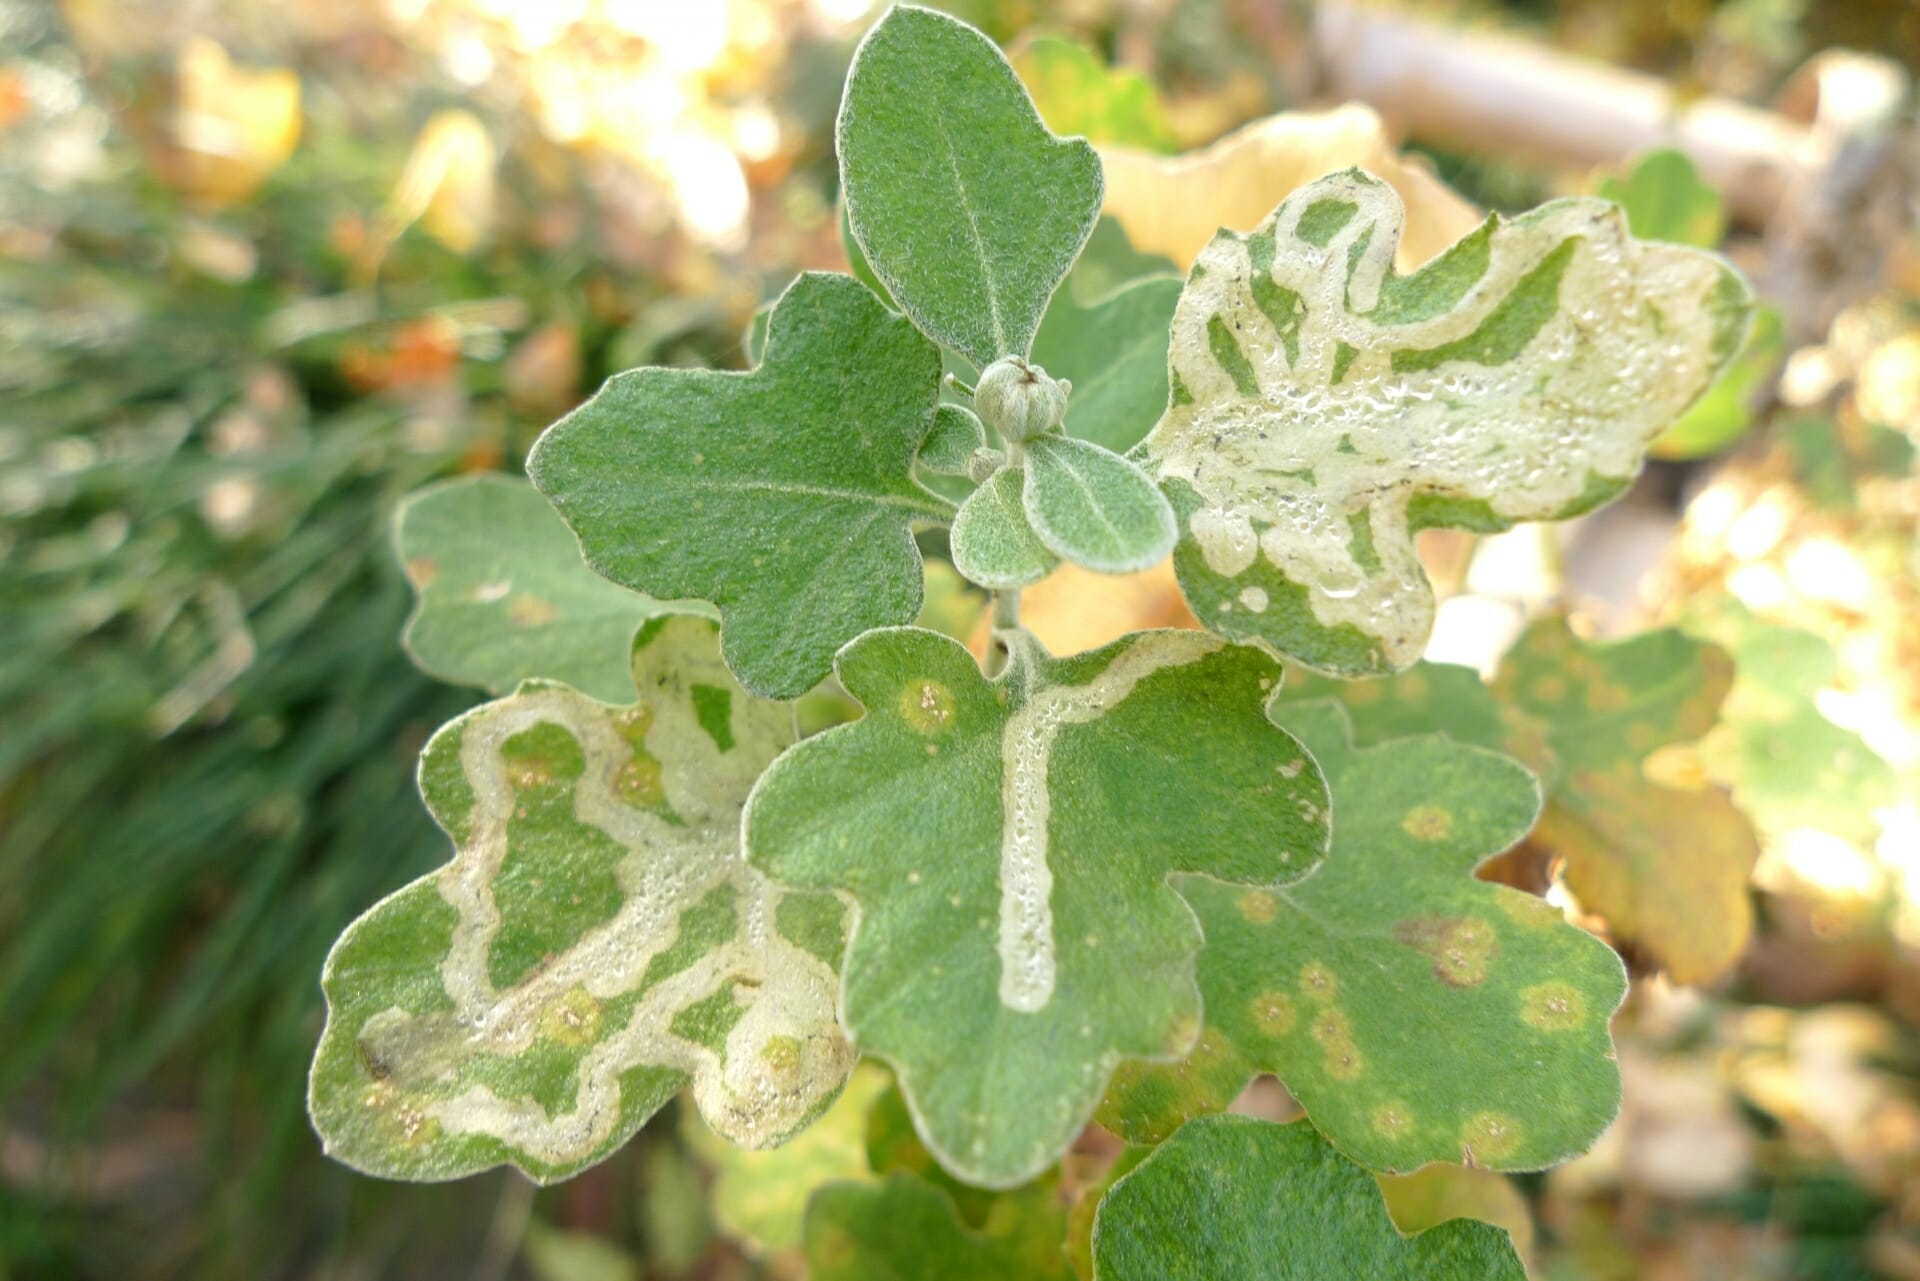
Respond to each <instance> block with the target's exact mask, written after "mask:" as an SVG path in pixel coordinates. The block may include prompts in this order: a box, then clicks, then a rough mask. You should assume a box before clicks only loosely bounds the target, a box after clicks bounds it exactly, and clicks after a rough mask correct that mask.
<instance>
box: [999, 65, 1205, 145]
mask: <svg viewBox="0 0 1920 1281" xmlns="http://www.w3.org/2000/svg"><path fill="white" fill-rule="evenodd" d="M1011 61H1012V63H1013V68H1014V70H1015V71H1017V72H1018V73H1019V74H1020V79H1021V81H1022V82H1023V83H1024V84H1025V85H1026V86H1027V90H1028V92H1030V93H1031V94H1032V95H1033V102H1034V106H1035V108H1036V109H1037V110H1038V111H1039V112H1040V115H1041V117H1042V118H1043V119H1044V120H1045V121H1046V122H1047V126H1048V127H1049V128H1051V129H1053V130H1054V131H1055V132H1057V133H1063V134H1079V135H1082V136H1084V137H1086V138H1087V139H1088V140H1090V141H1092V142H1111V143H1118V144H1119V145H1121V146H1126V147H1138V148H1139V149H1140V150H1142V151H1154V152H1160V153H1162V154H1165V153H1169V152H1174V151H1178V150H1179V149H1180V139H1179V138H1178V137H1177V136H1176V135H1175V134H1174V132H1173V125H1172V123H1171V122H1169V121H1168V119H1167V108H1166V104H1164V103H1163V102H1161V101H1160V91H1159V90H1158V89H1156V88H1155V87H1154V84H1153V81H1151V80H1149V79H1147V78H1146V77H1145V76H1143V75H1141V74H1140V73H1139V72H1138V71H1134V70H1132V69H1130V68H1127V67H1110V66H1108V65H1107V64H1106V63H1105V62H1103V61H1101V59H1100V55H1099V54H1097V53H1095V52H1094V51H1093V50H1091V49H1089V48H1087V47H1086V46H1085V45H1083V44H1080V43H1079V42H1078V41H1074V40H1068V39H1066V38H1064V37H1062V36H1050V35H1043V36H1036V37H1035V38H1033V39H1031V40H1029V41H1027V42H1025V43H1024V44H1023V45H1021V47H1020V48H1019V49H1017V50H1015V52H1014V54H1013V57H1012V59H1011Z"/></svg>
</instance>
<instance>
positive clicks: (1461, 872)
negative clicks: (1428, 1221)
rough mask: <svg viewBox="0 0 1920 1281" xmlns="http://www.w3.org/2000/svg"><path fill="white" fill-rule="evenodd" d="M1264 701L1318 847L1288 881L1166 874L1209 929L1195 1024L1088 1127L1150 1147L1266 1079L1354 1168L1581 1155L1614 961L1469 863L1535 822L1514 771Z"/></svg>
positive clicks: (1596, 1126)
mask: <svg viewBox="0 0 1920 1281" xmlns="http://www.w3.org/2000/svg"><path fill="white" fill-rule="evenodd" d="M1275 713H1276V716H1277V718H1278V720H1279V722H1280V724H1281V725H1283V726H1284V727H1285V728H1287V729H1288V730H1290V731H1291V732H1292V733H1294V734H1295V735H1296V736H1297V737H1299V739H1300V740H1301V741H1302V742H1303V743H1304V744H1305V745H1306V747H1307V749H1308V750H1309V751H1311V752H1312V753H1313V757H1314V759H1315V760H1316V761H1318V762H1319V763H1320V768H1321V769H1322V770H1324V771H1325V773H1326V778H1327V784H1328V787H1329V788H1330V789H1331V792H1332V796H1333V808H1334V813H1335V814H1336V815H1337V816H1338V820H1339V821H1338V822H1337V823H1336V824H1335V826H1334V838H1333V849H1332V851H1331V852H1330V853H1329V854H1328V856H1327V861H1326V862H1325V863H1324V864H1322V865H1321V867H1320V869H1319V870H1318V871H1317V872H1315V873H1314V874H1313V875H1312V876H1311V877H1308V878H1307V879H1306V880H1304V881H1302V882H1300V883H1299V884H1297V885H1291V886H1284V887H1278V888H1271V889H1269V888H1245V887H1241V886H1233V885H1222V884H1219V883H1218V882H1214V881H1206V880H1201V879H1199V878H1181V879H1180V880H1178V881H1176V882H1175V884H1176V888H1178V889H1179V890H1180V892H1181V894H1182V895H1183V896H1185V898H1186V899H1187V901H1188V902H1189V903H1191V904H1192V905H1193V909H1194V911H1195V912H1196V913H1198V914H1199V917H1200V924H1201V928H1202V929H1203V930H1204V931H1205V933H1206V936H1207V945H1206V947H1205V949H1204V950H1202V952H1201V954H1200V990H1201V993H1202V996H1203V998H1204V1001H1205V1008H1206V1019H1207V1027H1206V1031H1205V1032H1204V1033H1203V1034H1202V1035H1201V1038H1200V1044H1199V1047H1198V1048H1197V1049H1196V1050H1195V1051H1194V1053H1193V1054H1192V1055H1191V1056H1190V1057H1189V1058H1188V1059H1187V1060H1186V1061H1185V1062H1183V1063H1180V1064H1177V1065H1173V1066H1170V1067H1161V1066H1154V1065H1148V1064H1131V1063H1130V1064H1127V1065H1125V1066H1124V1067H1122V1068H1121V1070H1120V1072H1119V1073H1118V1074H1117V1075H1116V1077H1115V1079H1114V1084H1113V1088H1112V1090H1111V1091H1110V1092H1109V1094H1108V1099H1107V1103H1106V1105H1105V1107H1104V1108H1103V1109H1102V1111H1101V1114H1100V1120H1101V1122H1102V1123H1103V1124H1105V1125H1106V1126H1107V1127H1108V1128H1109V1129H1112V1130H1114V1131H1116V1132H1117V1133H1119V1134H1120V1135H1121V1136H1122V1137H1123V1138H1126V1139H1129V1140H1131V1141H1134V1142H1157V1141H1159V1140H1161V1139H1164V1138H1165V1137H1166V1136H1167V1135H1169V1134H1171V1133H1172V1132H1173V1130H1174V1129H1175V1128H1176V1127H1177V1126H1178V1125H1179V1124H1180V1123H1181V1122H1182V1121H1183V1120H1186V1119H1187V1118H1188V1117H1191V1116H1195V1115H1198V1114H1200V1113H1202V1112H1213V1111H1220V1110H1223V1109H1225V1107H1226V1106H1227V1105H1228V1104H1229V1103H1231V1102H1232V1101H1233V1099H1234V1097H1235V1096H1236V1095H1238V1094H1239V1093H1240V1091H1241V1089H1242V1088H1244V1087H1245V1085H1246V1083H1247V1081H1248V1080H1249V1079H1250V1078H1252V1077H1253V1076H1254V1075H1255V1074H1256V1073H1261V1072H1270V1073H1273V1074H1274V1075H1277V1076H1278V1077H1279V1078H1280V1079H1281V1081H1282V1082H1284V1083H1285V1084H1286V1086H1287V1088H1288V1090H1289V1091H1291V1092H1292V1094H1293V1095H1294V1097H1295V1098H1297V1099H1298V1100H1299V1101H1300V1104H1301V1106H1302V1107H1304V1108H1305V1109H1306V1112H1307V1116H1308V1117H1309V1118H1310V1119H1311V1120H1312V1121H1313V1123H1314V1125H1315V1126H1316V1127H1317V1128H1318V1129H1319V1130H1320V1132H1321V1133H1323V1134H1325V1135H1326V1136H1327V1137H1328V1138H1329V1139H1330V1140H1332V1142H1333V1143H1334V1145H1335V1146H1336V1147H1338V1148H1339V1149H1340V1151H1341V1152H1342V1153H1343V1154H1345V1155H1346V1156H1347V1157H1348V1158H1350V1159H1351V1160H1354V1161H1358V1162H1359V1163H1360V1164H1362V1165H1365V1166H1367V1167H1369V1168H1370V1169H1374V1170H1381V1171H1405V1170H1414V1169H1418V1168H1419V1167H1420V1166H1422V1165H1425V1164H1427V1163H1428V1162H1431V1161H1465V1162H1471V1163H1473V1164H1475V1165H1480V1166H1486V1167H1491V1168H1495V1169H1503V1170H1532V1169H1541V1168H1544V1167H1546V1166H1549V1165H1553V1164H1556V1163H1558V1162H1560V1161H1564V1160H1566V1159H1567V1158H1568V1157H1570V1156H1573V1155H1575V1154H1577V1153H1579V1152H1583V1151H1585V1150H1586V1149H1587V1148H1588V1147H1590V1146H1591V1145H1592V1143H1593V1141H1594V1140H1595V1139H1597V1138H1598V1137H1599V1136H1600V1133H1601V1132H1602V1131H1603V1130H1605V1129H1606V1127H1607V1125H1608V1124H1609V1123H1610V1122H1611V1121H1612V1120H1613V1116H1614V1113H1615V1112H1616V1111H1617V1110H1618V1108H1619V1104H1620V1073H1619V1068H1618V1065H1617V1064H1616V1063H1615V1061H1614V1057H1613V1042H1612V1038H1611V1035H1610V1033H1609V1030H1608V1022H1609V1020H1610V1018H1611V1017H1612V1015H1613V1012H1614V1010H1615V1008H1616V1007H1618V1005H1619V1004H1620V1001H1621V999H1622V997H1624V996H1625V995H1626V975H1625V972H1624V971H1623V969H1622V967H1621V965H1620V961H1619V958H1618V957H1616V956H1615V955H1614V954H1613V952H1612V950H1611V949H1609V948H1608V947H1607V945H1606V944H1604V943H1602V942H1601V941H1600V940H1598V939H1596V938H1594V937H1593V936H1592V935H1590V934H1588V933H1586V932H1585V931H1584V930H1581V929H1578V928H1576V927H1574V926H1572V925H1569V924H1567V923H1566V922H1565V921H1564V920H1562V919H1561V916H1560V913H1559V912H1558V911H1557V910H1555V909H1554V908H1553V907H1551V906H1549V905H1548V904H1546V903H1545V902H1543V901H1541V900H1540V899H1538V898H1535V897H1533V896H1532V895H1530V894H1523V893H1521V892H1520V891H1518V890H1514V889H1509V888H1508V887H1506V886H1503V885H1492V884H1488V883H1486V882H1484V881H1479V880H1476V879H1474V876H1473V869H1474V867H1475V866H1476V865H1477V864H1478V863H1480V862H1482V861H1483V860H1485V859H1487V858H1489V857H1491V856H1492V855H1495V854H1498V853H1500V852H1501V851H1503V850H1505V849H1507V848H1508V847H1509V846H1511V845H1513V844H1514V843H1515V842H1516V841H1518V840H1519V839H1520V838H1521V837H1522V836H1524V835H1525V834H1526V832H1527V830H1528V828H1530V827H1531V826H1532V825H1533V821H1534V817H1535V815H1536V814H1538V813H1539V809H1540V789H1539V786H1538V784H1537V783H1535V781H1534V779H1533V776H1532V775H1530V774H1529V773H1527V771H1526V770H1524V769H1522V768H1521V767H1520V766H1519V765H1517V764H1515V763H1514V762H1513V761H1511V760H1509V759H1507V758H1506V757H1504V756H1499V755H1495V754H1494V753H1492V752H1488V751H1483V750H1481V749H1479V748H1475V747H1469V746H1465V745H1463V744H1459V743H1454V742H1449V741H1448V740H1446V739H1444V738H1441V737H1439V736H1438V735H1433V734H1426V735H1422V736H1420V737H1416V738H1400V739H1395V740H1393V741H1389V742H1385V743H1382V744H1380V745H1378V746H1374V747H1370V748H1365V749H1360V748H1356V747H1355V746H1354V743H1353V732H1352V723H1351V721H1350V720H1349V719H1348V717H1347V714H1346V711H1345V709H1344V708H1342V707H1341V706H1340V705H1339V704H1336V703H1333V702H1325V701H1323V702H1316V703H1301V704H1292V703H1286V704H1281V705H1279V706H1277V707H1276V708H1275Z"/></svg>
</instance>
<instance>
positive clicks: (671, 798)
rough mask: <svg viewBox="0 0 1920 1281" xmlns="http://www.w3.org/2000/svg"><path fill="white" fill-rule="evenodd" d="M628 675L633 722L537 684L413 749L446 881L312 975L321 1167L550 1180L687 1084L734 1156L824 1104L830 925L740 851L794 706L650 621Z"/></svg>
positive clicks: (825, 915) (374, 919)
mask: <svg viewBox="0 0 1920 1281" xmlns="http://www.w3.org/2000/svg"><path fill="white" fill-rule="evenodd" d="M634 680H635V684H636V685H637V686H638V687H639V688H640V689H641V690H642V691H643V694H642V698H641V701H640V702H639V703H637V704H634V705H632V706H630V707H625V708H615V707H609V706H607V705H605V704H602V703H597V702H594V701H593V700H591V699H588V698H586V697H585V696H584V695H581V694H578V693H576V692H574V691H573V690H570V689H568V688H566V687H565V686H560V685H547V684H528V685H526V686H523V687H522V688H521V689H520V691H519V692H518V693H515V694H513V695H511V696H509V697H507V698H504V699H501V700H499V701H497V702H493V703H488V704H486V705H484V706H482V707H479V708H476V709H475V710H473V711H471V712H469V713H467V714H466V715H465V716H462V717H461V718H460V719H458V720H456V721H454V722H452V723H451V724H450V725H448V726H446V727H445V728H444V729H442V730H441V731H440V732H439V733H438V734H436V735H434V737H433V739H432V741H431V742H429V743H428V744H427V748H426V751H425V752H424V753H423V754H422V756H421V760H420V790H421V794H422V795H423V796H424V797H425V798H426V802H427V806H428V808H429V809H430V810H431V811H432V812H433V816H434V818H435V820H436V821H438V822H439V824H440V825H441V827H443V828H445V829H446V831H447V834H448V835H449V836H451V837H452V838H453V841H454V847H455V853H454V858H453V861H452V862H451V863H448V864H447V865H446V866H445V867H443V868H441V869H440V870H439V871H438V872H435V873H432V874H430V875H428V876H425V877H422V878H421V879H419V880H417V881H415V882H413V883H412V884H411V885H408V886H406V887H405V888H404V889H401V890H400V891H398V892H397V893H395V894H393V895H392V896H390V897H388V898H386V899H384V900H382V901H381V902H380V903H378V904H376V905H375V906H374V907H373V908H372V909H371V910H369V911H368V912H367V913H366V915H364V916H362V917H361V918H360V919H359V920H358V921H356V922H354V923H353V924H352V925H351V926H349V927H348V928H347V931H346V933H345V934H343V935H342V936H341V938H340V941H339V942H338V943H337V944H335V946H334V949H333V952H332V954H331V955H330V956H329V957H328V958H327V965H326V971H325V975H324V977H323V980H322V984H323V986H324V988H325V990H326V995H327V1006H328V1019H327V1027H326V1031H325V1033H324V1034H323V1035H322V1037H321V1041H320V1048H319V1051H318V1052H317V1054H316V1056H315V1059H314V1067H313V1076H312V1079H311V1082H310V1085H309V1106H310V1108H311V1110H312V1113H313V1118H314V1124H315V1126H316V1127H317V1128H318V1129H319V1131H320V1134H321V1136H322V1138H323V1139H324V1140H325V1142H326V1146H327V1150H328V1151H329V1152H330V1153H331V1154H332V1155H333V1156H334V1157H336V1158H337V1159H339V1160H341V1161H344V1162H345V1163H347V1164H348V1165H351V1166H353V1167H355V1168H356V1169H360V1170H364V1171H366V1172H368V1173H370V1174H378V1175H383V1176H385V1177H389V1178H405V1179H422V1180H430V1179H451V1178H458V1177H460V1176H462V1175H465V1174H471V1173H473V1172H474V1171H476V1170H482V1169H485V1168H487V1167H488V1166H493V1165H500V1164H505V1163H511V1164H513V1165H516V1166H518V1167H519V1168H520V1169H522V1170H524V1171H525V1172H526V1173H527V1174H528V1175H530V1176H532V1177H533V1178H536V1179H539V1180H542V1181H545V1180H551V1179H558V1178H564V1177H566V1176H568V1175H570V1174H573V1173H575V1172H577V1171H579V1170H581V1169H583V1168H584V1167H586V1166H588V1165H591V1164H593V1163H594V1162H596V1161H599V1160H601V1159H602V1158H604V1157H606V1156H607V1155H608V1154H609V1153H611V1152H612V1151H613V1150H614V1149H615V1148H617V1147H619V1146H620V1144H622V1143H623V1142H625V1141H626V1139H627V1138H628V1136H630V1135H631V1134H632V1133H633V1132H634V1131H635V1130H636V1129H638V1128H639V1127H640V1125H641V1124H642V1123H643V1122H645V1121H646V1119H647V1118H648V1117H649V1116H651V1115H652V1114H653V1113H654V1112H655V1111H657V1110H658V1109H659V1107H660V1106H661V1105H662V1104H663V1103H665V1102H666V1101H667V1100H668V1099H669V1098H671V1097H672V1096H673V1094H674V1093H676V1092H677V1091H678V1090H680V1089H681V1088H682V1087H683V1086H686V1085H688V1084H689V1083H690V1084H691V1085H692V1087H693V1097H694V1101H695V1102H696V1103H697V1104H698V1105H699V1107H700V1110H701V1113H702V1114H703V1115H704V1116H705V1117H706V1120H707V1123H708V1124H709V1125H711V1126H712V1127H713V1128H714V1129H715V1130H716V1131H718V1132H719V1133H720V1134H722V1135H724V1136H725V1137H726V1138H728V1139H730V1140H732V1141H733V1142H735V1143H739V1144H741V1145H743V1146H748V1147H763V1146H767V1145H769V1144H772V1143H777V1142H779V1141H780V1140H781V1139H784V1138H785V1137H786V1136H787V1135H789V1134H791V1133H793V1132H794V1131H795V1130H797V1129H799V1128H800V1127H801V1126H802V1125H804V1124H806V1123H807V1122H808V1121H809V1120H811V1119H812V1118H813V1117H814V1116H815V1115H816V1114H818V1113H819V1112H820V1110H821V1109H822V1108H824V1107H825V1106H826V1105H827V1103H828V1102H829V1101H830V1100H831V1099H832V1097H833V1095H834V1094H835V1092H837V1091H838V1090H839V1088H840V1085H841V1082H842V1081H843V1080H844V1079H845V1077H846V1074H847V1071H848V1069H849V1068H850V1067H851V1066H852V1061H853V1052H852V1050H851V1049H850V1048H849V1047H848V1045H847V1043H846V1041H845V1040H844V1039H843V1038H842V1036H841V1034H840V1030H839V1026H838V1024H837V1023H836V1021H835V1018H834V996H835V991H836V988H837V980H836V976H835V973H834V964H835V962H836V961H837V959H838V956H839V952H840V947H841V937H842V922H841V909H840V908H839V905H838V904H836V903H834V902H833V901H832V900H831V899H830V898H828V897H826V896H824V895H816V894H795V893H789V892H786V891H783V890H780V889H778V888H776V887H775V886H773V885H772V884H770V883H769V882H768V881H767V880H766V879H765V878H764V877H763V876H761V875H760V874H759V873H757V872H755V871H753V870H752V869H751V868H749V867H748V866H747V864H746V861H745V859H744V858H743V857H742V854H741V848H740V838H739V830H740V813H741V809H742V807H743V806H744V804H745V801H746V797H747V792H748V790H749V788H750V787H751V786H752V784H753V781H754V779H755V778H757V777H758V776H759V774H760V772H761V771H762V770H763V769H764V768H765V767H766V765H767V763H768V762H769V761H771V760H772V759H773V758H774V756H775V755H776V754H778V753H779V751H780V750H781V749H782V748H783V747H784V746H785V745H786V743H787V741H788V739H789V738H790V729H789V726H790V710H789V709H788V708H787V707H785V706H783V705H780V704H775V703H768V702H763V701H761V700H758V699H755V698H752V697H751V696H749V695H748V694H747V693H746V692H745V691H744V690H742V689H740V688H739V686H737V685H736V684H734V682H733V681H732V679H731V678H730V677H729V675H728V673H727V669H726V668H725V666H723V665H722V663H721V662H720V659H719V655H718V652H717V647H716V646H715V644H714V641H713V625H712V624H711V623H709V622H706V621H704V620H699V619H666V620H662V621H661V622H658V623H655V624H652V625H650V626H649V627H648V629H647V630H646V631H645V632H643V633H642V635H641V638H640V642H639V644H638V646H637V647H636V649H635V651H634Z"/></svg>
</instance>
